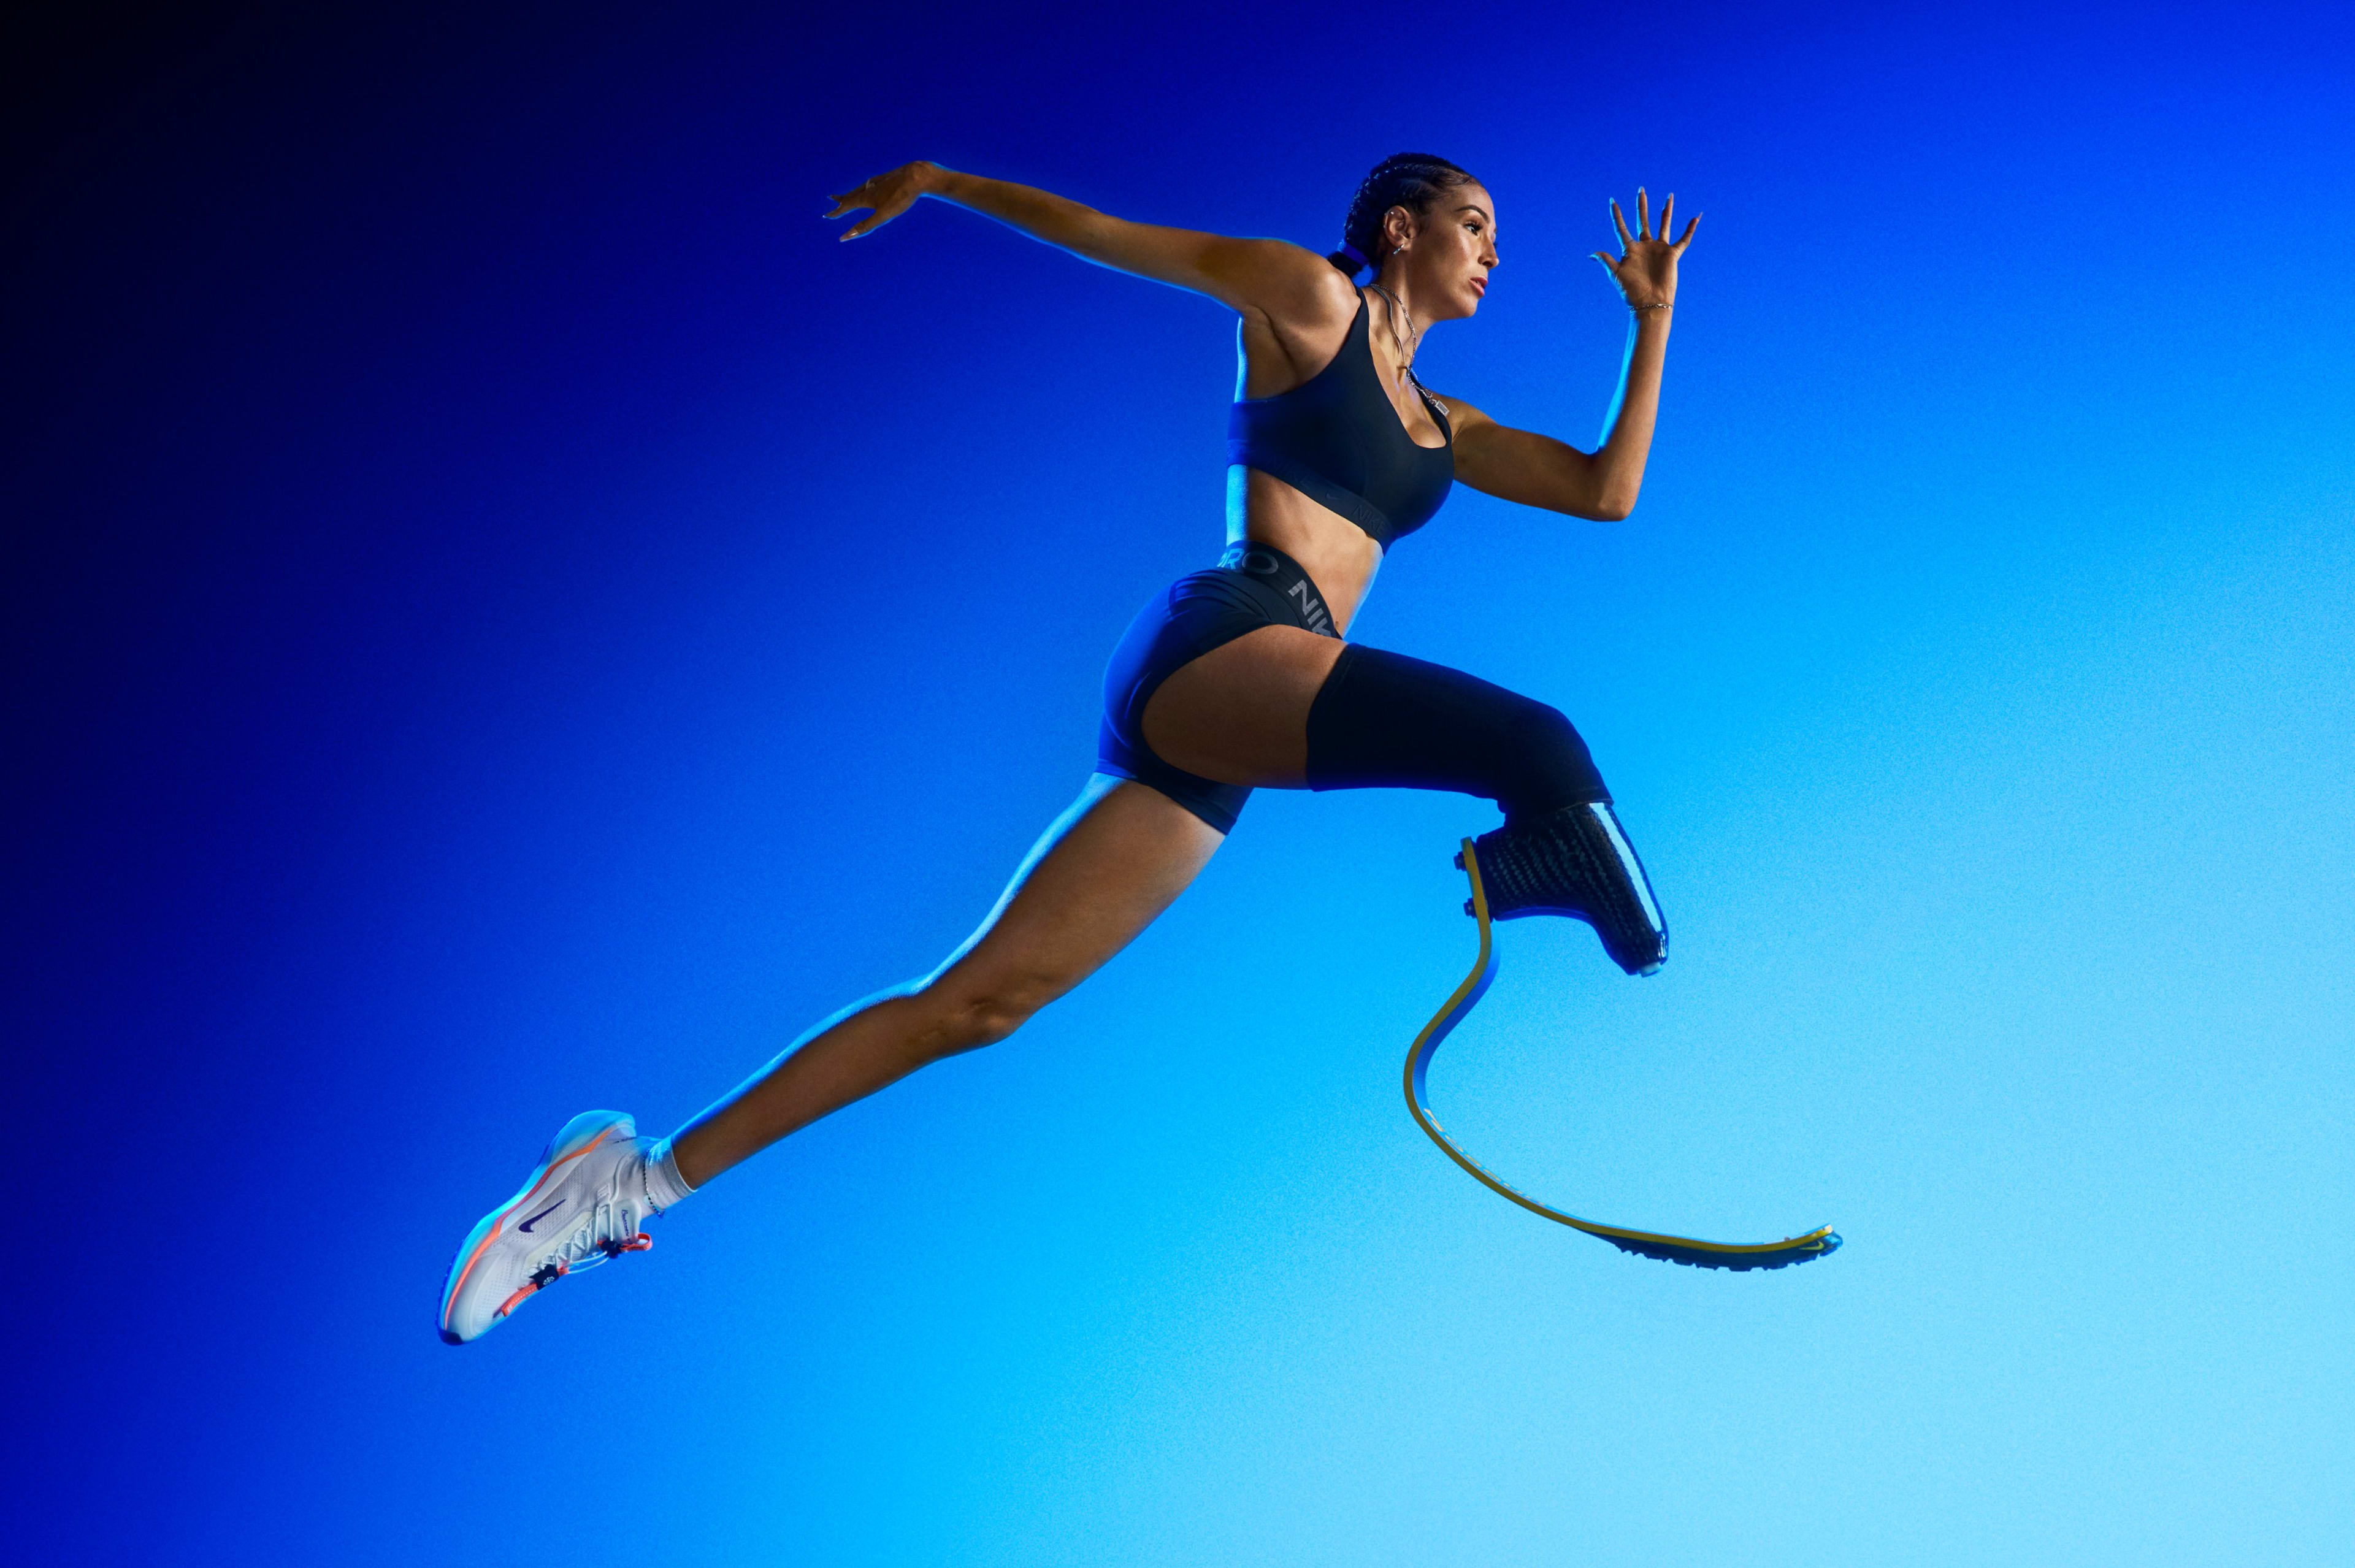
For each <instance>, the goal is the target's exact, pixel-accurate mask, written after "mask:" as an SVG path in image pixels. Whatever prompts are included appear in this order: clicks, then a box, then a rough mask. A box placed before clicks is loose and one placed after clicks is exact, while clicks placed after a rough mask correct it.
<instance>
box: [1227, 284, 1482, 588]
mask: <svg viewBox="0 0 2355 1568" xmlns="http://www.w3.org/2000/svg"><path fill="white" fill-rule="evenodd" d="M1369 319H1370V318H1369V313H1368V311H1367V309H1366V300H1365V296H1364V295H1363V294H1360V295H1359V296H1358V315H1357V318H1356V319H1355V320H1353V321H1351V322H1350V323H1349V336H1348V338H1346V339H1345V340H1344V341H1343V342H1342V344H1341V351H1340V352H1339V353H1338V354H1336V355H1334V356H1333V359H1332V362H1331V363H1330V364H1328V365H1327V366H1326V367H1325V368H1323V369H1322V370H1319V371H1317V372H1316V375H1314V376H1311V377H1310V378H1309V379H1307V380H1305V381H1303V382H1302V383H1301V384H1300V385H1298V386H1297V387H1295V388H1293V389H1292V390H1290V391H1288V392H1278V393H1277V394H1276V395H1275V396H1274V397H1272V398H1241V399H1238V400H1236V402H1235V406H1234V412H1233V414H1232V416H1231V418H1230V420H1229V421H1228V425H1227V462H1228V463H1229V464H1241V465H1242V466H1244V467H1246V468H1256V469H1258V470H1259V471H1260V472H1261V473H1263V474H1266V475H1273V477H1275V478H1278V479H1281V480H1283V481H1284V483H1285V484H1286V485H1291V486H1292V487H1293V488H1294V489H1295V490H1297V491H1299V492H1300V493H1301V494H1302V495H1304V496H1307V497H1308V498H1309V499H1310V500H1312V501H1314V502H1316V504H1317V505H1318V506H1320V507H1327V508H1328V509H1330V510H1332V511H1335V512H1337V513H1339V514H1340V515H1341V516H1342V517H1347V518H1348V519H1349V520H1350V521H1351V522H1353V523H1355V524H1357V525H1358V526H1359V528H1363V529H1365V530H1366V532H1367V533H1368V534H1369V535H1371V536H1372V537H1373V539H1374V542H1375V543H1376V544H1379V545H1380V546H1381V547H1382V549H1384V550H1388V549H1390V547H1391V540H1393V539H1403V538H1405V537H1406V536H1407V535H1408V534H1411V533H1412V532H1414V530H1415V529H1417V528H1421V527H1423V524H1425V523H1427V522H1429V521H1431V517H1432V514H1433V513H1434V512H1436V511H1438V510H1439V504H1440V503H1441V502H1442V501H1444V500H1446V499H1447V491H1448V487H1449V486H1450V485H1454V484H1455V430H1454V428H1453V427H1452V426H1450V425H1449V424H1448V422H1447V411H1446V409H1445V407H1444V405H1442V404H1441V402H1440V401H1439V400H1438V399H1436V398H1434V397H1433V396H1432V395H1431V394H1430V393H1429V392H1426V391H1423V384H1422V383H1421V382H1419V381H1418V382H1416V383H1415V391H1416V392H1417V393H1418V394H1420V395H1421V396H1422V398H1423V407H1425V408H1427V409H1429V410H1430V411H1431V417H1432V418H1433V419H1434V420H1436V421H1439V432H1440V433H1441V434H1442V435H1444V436H1445V437H1446V438H1447V444H1445V445H1444V446H1418V445H1417V444H1415V442H1414V439H1413V438H1412V436H1410V435H1408V434H1407V432H1406V426H1405V425H1404V424H1403V423H1401V421H1400V420H1399V416H1398V410H1397V409H1395V408H1393V407H1392V406H1391V400H1390V398H1389V396H1388V395H1387V394H1385V393H1384V392H1383V390H1382V381H1381V375H1380V372H1379V371H1377V370H1376V369H1375V368H1374V349H1373V343H1372V340H1371V338H1370V337H1369V330H1370V329H1369V325H1368V322H1369Z"/></svg>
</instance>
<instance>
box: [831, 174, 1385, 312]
mask: <svg viewBox="0 0 2355 1568" xmlns="http://www.w3.org/2000/svg"><path fill="white" fill-rule="evenodd" d="M921 197H932V198H933V199H935V200H939V201H947V202H954V204H955V205H957V206H959V207H963V208H970V209H972V210H973V211H975V212H978V213H981V214H982V215H984V216H985V217H988V218H994V219H997V221H999V222H1000V223H1003V224H1005V225H1006V226H1007V228H1009V229H1017V230H1018V231H1020V232H1022V233H1024V234H1028V236H1030V238H1032V239H1033V240H1039V241H1041V242H1042V243H1045V244H1049V245H1052V246H1055V247H1057V248H1058V249H1060V250H1064V251H1070V252H1071V254H1072V255H1074V256H1077V257H1080V258H1081V259H1082V260H1083V261H1093V262H1094V263H1095V264H1096V265H1098V266H1100V267H1109V268H1111V269H1113V270H1114V272H1129V273H1133V274H1135V276H1137V277H1140V278H1151V279H1153V280H1154V281H1155V282H1156V283H1168V284H1170V285H1171V286H1173V287H1175V288H1181V289H1189V290H1191V291H1192V292H1194V293H1199V294H1208V295H1209V297H1210V298H1212V299H1214V300H1217V301H1219V302H1220V304H1224V305H1227V306H1229V307H1230V308H1231V309H1233V310H1236V311H1240V312H1261V313H1266V314H1270V315H1291V314H1294V313H1295V312H1297V311H1299V310H1300V309H1301V308H1302V307H1304V306H1306V307H1308V308H1310V309H1314V308H1315V306H1316V304H1317V303H1319V302H1320V301H1321V300H1322V298H1323V296H1324V295H1325V294H1326V293H1329V292H1330V289H1331V280H1332V279H1333V278H1336V277H1337V276H1338V275H1339V274H1337V272H1334V269H1333V268H1332V267H1331V266H1329V265H1327V263H1326V261H1325V260H1324V259H1323V258H1322V257H1319V256H1312V255H1311V254H1309V253H1308V252H1307V251H1304V250H1302V249H1301V248H1300V247H1299V246H1297V245H1292V244H1287V243H1285V242H1284V241H1283V240H1237V239H1232V238H1231V237H1229V236H1227V235H1224V234H1207V233H1203V232H1201V231H1200V230H1199V229H1170V228H1165V227H1163V226H1162V225H1160V224H1155V223H1132V222H1130V221H1129V220H1127V219H1121V218H1114V217H1113V216H1112V215H1111V214H1109V213H1104V212H1098V211H1097V210H1096V209H1095V208H1092V207H1087V206H1083V205H1082V204H1081V203H1079V202H1076V201H1073V200H1071V198H1069V197H1060V196H1057V195H1055V194H1054V193H1053V192H1052V191H1045V190H1040V189H1039V188H1037V187H1034V186H1027V185H1017V184H1015V183H1014V182H1013V181H1011V180H999V179H990V178H987V177H986V176H981V175H969V174H964V173H962V172H960V171H958V170H955V169H947V168H943V167H942V166H941V165H938V164H932V163H914V164H910V165H906V166H905V167H902V168H898V169H894V170H892V171H891V172H890V174H888V175H879V176H876V177H875V178H874V179H871V180H868V182H867V183H866V184H865V185H862V186H860V187H858V189H857V190H854V191H851V192H850V193H849V194H848V195H846V196H842V197H837V198H836V211H835V213H833V214H830V215H829V216H837V217H838V216H840V215H841V214H842V213H844V212H847V211H852V210H855V209H857V208H861V207H867V208H873V209H874V210H873V212H872V214H871V215H870V216H868V218H866V219H861V220H860V221H859V222H858V223H857V224H854V225H853V226H852V227H851V229H849V231H848V232H847V233H846V234H844V236H843V238H844V239H846V240H855V239H857V238H858V237H859V236H860V235H863V234H868V233H872V232H873V231H874V230H875V229H879V228H881V227H882V226H883V225H884V224H885V223H888V222H890V220H891V219H894V218H897V217H898V216H899V215H900V213H902V212H904V211H906V210H907V209H908V208H909V207H910V206H911V205H913V204H914V202H915V201H916V200H918V199H919V198H921Z"/></svg>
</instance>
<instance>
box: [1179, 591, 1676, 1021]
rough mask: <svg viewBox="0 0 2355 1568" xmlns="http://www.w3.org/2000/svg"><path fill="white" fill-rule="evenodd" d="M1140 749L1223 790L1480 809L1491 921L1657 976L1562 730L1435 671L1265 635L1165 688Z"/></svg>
mask: <svg viewBox="0 0 2355 1568" xmlns="http://www.w3.org/2000/svg"><path fill="white" fill-rule="evenodd" d="M1144 730H1145V733H1146V741H1148V742H1149V743H1150V744H1151V745H1152V747H1153V749H1154V751H1155V752H1157V753H1158V754H1159V755H1160V756H1161V757H1163V758H1164V759H1166V760H1167V762H1168V763H1171V764H1172V765H1173V766H1176V767H1179V768H1183V769H1185V770H1186V771H1187V772H1188V773H1199V774H1200V775H1202V776H1203V777H1205V778H1209V779H1215V780H1218V781H1220V782H1221V783H1231V784H1254V785H1265V786H1272V787H1278V788H1293V789H1298V788H1302V787H1304V786H1305V787H1307V788H1310V789H1319V790H1324V789H1368V788H1381V789H1440V790H1454V791H1459V792H1461V793H1463V794H1465V795H1483V796H1486V797H1487V798H1488V799H1490V800H1493V801H1495V802H1497V805H1500V806H1501V807H1503V808H1504V812H1505V826H1504V827H1501V828H1499V829H1497V831H1496V832H1493V833H1489V834H1485V835H1483V836H1482V837H1481V838H1480V840H1479V856H1480V864H1481V868H1482V871H1483V873H1484V874H1483V877H1482V881H1483V883H1484V884H1485V885H1486V887H1487V892H1488V898H1489V905H1490V909H1491V912H1493V913H1494V914H1495V915H1496V917H1497V919H1499V920H1508V919H1511V918H1513V917H1514V916H1516V915H1523V914H1562V915H1570V916H1572V917H1573V918H1575V919H1579V920H1582V921H1585V922H1586V923H1589V924H1590V925H1592V926H1593V927H1594V930H1595V933H1596V934H1597V935H1598V936H1600V937H1601V938H1602V940H1603V946H1604V952H1606V953H1608V954H1609V955H1610V956H1611V958H1612V961H1613V962H1614V963H1615V964H1617V965H1619V966H1620V967H1621V968H1623V969H1625V970H1626V971H1627V972H1628V973H1629V974H1631V975H1648V974H1651V973H1653V972H1654V971H1655V970H1657V969H1658V968H1659V967H1660V965H1663V964H1665V963H1666V962H1667V961H1668V924H1667V923H1666V922H1665V921H1663V920H1662V919H1661V917H1660V911H1659V905H1658V903H1657V901H1656V900H1655V899H1654V897H1653V896H1652V890H1651V883H1650V881H1649V880H1648V879H1646V876H1645V875H1644V869H1643V862H1642V861H1640V860H1638V859H1636V851H1635V848H1634V847H1633V846H1631V845H1630V844H1629V843H1628V842H1627V837H1626V835H1625V832H1624V831H1623V830H1622V829H1621V827H1620V826H1619V820H1618V817H1617V816H1615V815H1614V812H1613V810H1612V807H1611V794H1610V791H1609V790H1607V789H1605V788H1604V784H1603V776H1602V774H1601V773H1597V772H1596V771H1595V768H1594V762H1593V758H1592V757H1591V756H1590V755H1589V754H1588V752H1587V749H1586V742H1585V741H1583V740H1582V739H1580V737H1579V734H1578V731H1577V730H1576V729H1575V728H1573V727H1572V724H1571V722H1570V720H1567V719H1565V718H1563V717H1562V715H1561V713H1560V712H1558V711H1556V710H1555V709H1551V708H1549V707H1547V706H1546V705H1545V704H1544V703H1542V702H1537V701H1533V700H1531V699H1529V698H1526V697H1522V696H1520V695H1519V694H1518V693H1516V692H1511V691H1508V690H1506V689H1505V688H1502V687H1499V686H1495V685H1492V684H1491V683H1489V682H1487V681H1485V680H1481V679H1478V678H1476V677H1473V676H1468V675H1465V674H1464V673H1463V672H1462V671H1460V670H1453V669H1449V668H1446V667H1444V666H1441V665H1434V664H1430V663H1426V662H1425V661H1423V660H1422V659H1412V658H1408V657H1406V656H1403V655H1400V654H1392V653H1387V652H1384V651H1382V650H1380V649H1375V648H1368V647H1365V646H1363V645H1359V644H1354V643H1352V644H1348V645H1344V644H1341V643H1338V642H1337V641H1335V640H1333V639H1332V638H1329V637H1320V636H1316V635H1314V634H1312V633H1308V632H1305V631H1300V630H1298V629H1295V628H1293V627H1288V626H1269V627H1263V628H1262V629H1260V630H1258V631H1255V632H1252V633H1250V634H1249V635H1244V636H1241V637H1238V638H1236V639H1235V640H1234V641H1233V642H1231V643H1228V644H1226V645H1224V646H1222V647H1220V648H1217V649H1215V650H1213V651H1212V652H1210V653H1208V654H1205V655H1203V656H1201V657H1200V658H1198V659H1196V660H1194V661H1193V662H1192V663H1190V664H1188V665H1187V666H1185V667H1183V668H1181V669H1179V670H1177V672H1176V673H1174V674H1172V675H1171V676H1170V677H1169V678H1168V679H1167V680H1166V681H1164V682H1163V683H1162V685H1161V688H1160V689H1159V690H1158V691H1156V692H1155V694H1154V696H1153V699H1152V701H1151V702H1150V703H1149V704H1148V705H1147V706H1146V710H1145V715H1144Z"/></svg>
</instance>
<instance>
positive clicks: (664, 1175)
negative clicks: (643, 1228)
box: [644, 1138, 695, 1213]
mask: <svg viewBox="0 0 2355 1568" xmlns="http://www.w3.org/2000/svg"><path fill="white" fill-rule="evenodd" d="M644 1179H645V1186H646V1200H647V1201H649V1202H651V1203H652V1204H653V1205H654V1206H655V1212H657V1213H659V1212H661V1211H663V1210H665V1209H667V1208H669V1207H670V1206H671V1205H673V1204H675V1203H677V1201H678V1200H680V1199H682V1198H686V1197H687V1196H689V1195H691V1194H692V1193H693V1192H694V1191H695V1186H694V1184H693V1183H692V1182H690V1181H688V1180H687V1178H686V1177H684V1176H682V1175H680V1174H679V1169H678V1152H677V1148H676V1147H674V1143H673V1140H672V1139H669V1138H664V1139H662V1140H661V1141H660V1142H658V1143H656V1144H655V1146H654V1147H652V1148H650V1149H648V1150H647V1151H646V1164H645V1173H644Z"/></svg>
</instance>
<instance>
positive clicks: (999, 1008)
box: [921, 976, 1054, 1058]
mask: <svg viewBox="0 0 2355 1568" xmlns="http://www.w3.org/2000/svg"><path fill="white" fill-rule="evenodd" d="M1053 994H1054V991H1053V988H1052V987H1050V985H1048V984H1046V983H1045V982H1044V981H1043V979H1039V978H1034V977H1026V976H1008V977H1007V978H1005V979H1003V980H1000V981H997V982H996V983H992V984H986V985H970V984H968V985H943V984H941V983H938V982H935V983H934V984H933V985H932V986H929V987H925V989H924V990H923V992H922V993H921V998H922V1000H923V1001H924V1002H926V1003H928V1004H929V1010H930V1012H931V1017H930V1019H928V1020H927V1027H926V1029H925V1030H924V1034H923V1038H924V1040H925V1044H926V1046H927V1048H928V1049H927V1051H926V1055H928V1056H930V1057H935V1058H937V1057H943V1056H955V1055H958V1054H959V1053H961V1052H964V1051H978V1050H980V1049H981V1048H982V1047H983V1046H985V1045H996V1043H997V1042H998V1041H999V1040H1004V1039H1006V1038H1007V1036H1008V1035H1010V1034H1012V1033H1013V1032H1014V1031H1015V1030H1016V1029H1020V1028H1021V1027H1022V1026H1023V1025H1024V1024H1026V1023H1028V1022H1029V1021H1030V1016H1031V1015H1032V1014H1033V1013H1036V1012H1037V1011H1038V1010H1039V1008H1042V1007H1044V1006H1045V1005H1046V1003H1047V1000H1048V998H1049V997H1050V996H1052V995H1053Z"/></svg>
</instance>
